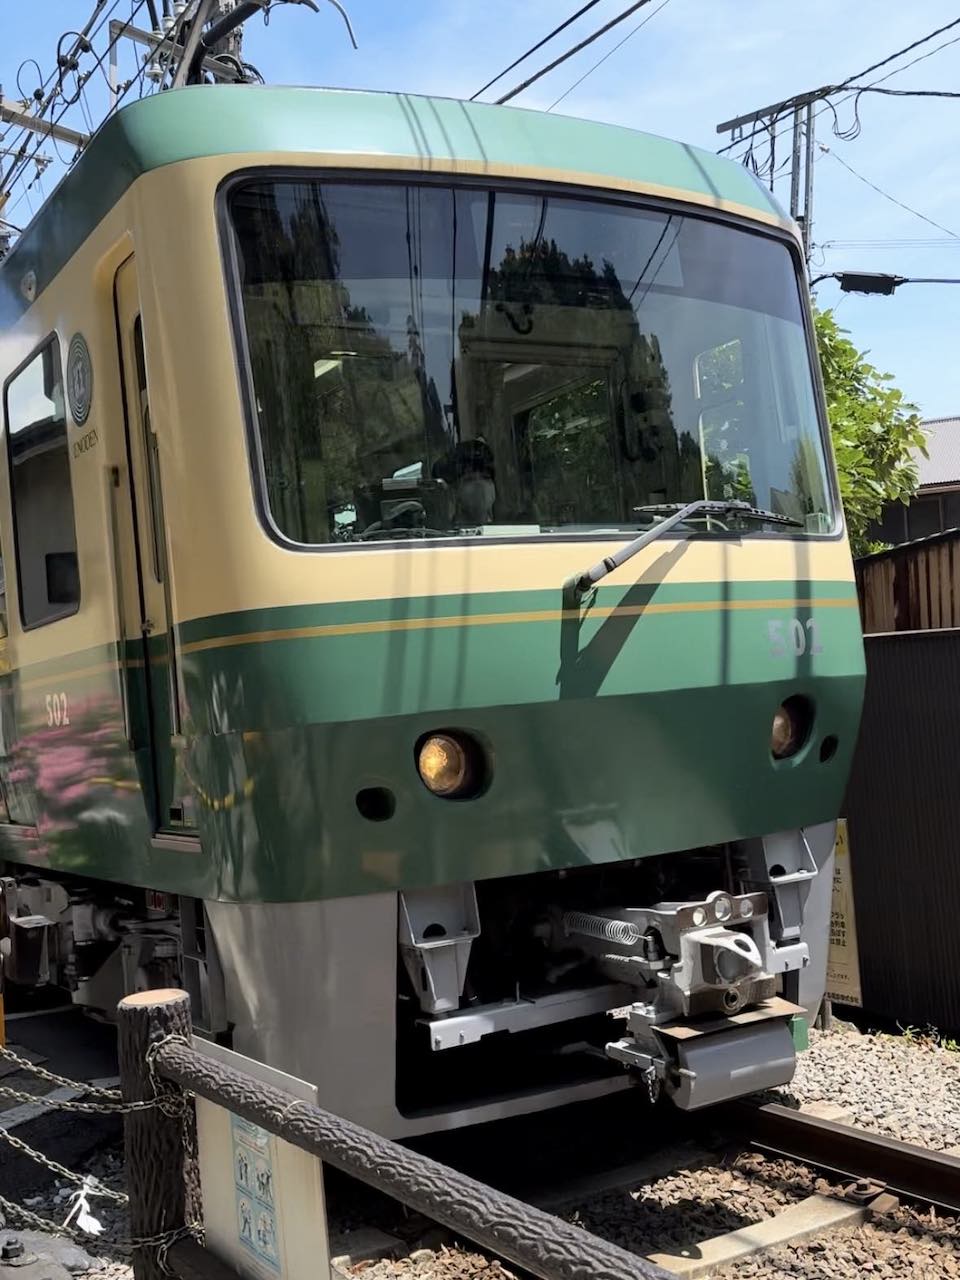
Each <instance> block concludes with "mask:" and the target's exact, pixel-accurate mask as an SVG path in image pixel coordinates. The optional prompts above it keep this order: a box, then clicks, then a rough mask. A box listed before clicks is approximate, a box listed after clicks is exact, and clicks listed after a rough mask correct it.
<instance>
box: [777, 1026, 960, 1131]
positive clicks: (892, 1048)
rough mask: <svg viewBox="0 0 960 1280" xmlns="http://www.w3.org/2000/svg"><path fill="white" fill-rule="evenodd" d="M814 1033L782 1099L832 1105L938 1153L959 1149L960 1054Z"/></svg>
mask: <svg viewBox="0 0 960 1280" xmlns="http://www.w3.org/2000/svg"><path fill="white" fill-rule="evenodd" d="M810 1034H811V1040H810V1048H809V1049H808V1050H807V1051H806V1052H805V1053H801V1054H800V1055H799V1056H798V1058H797V1070H796V1074H795V1075H794V1077H793V1080H792V1081H791V1082H790V1084H789V1085H787V1086H786V1087H785V1088H784V1089H781V1090H777V1091H775V1094H774V1096H776V1097H778V1100H779V1101H782V1102H786V1103H792V1104H794V1105H797V1106H805V1105H806V1104H808V1103H811V1102H834V1103H837V1104H838V1105H840V1106H841V1107H843V1108H844V1110H845V1111H846V1112H847V1113H848V1115H849V1116H850V1122H851V1123H852V1124H857V1125H860V1126H861V1127H862V1128H864V1129H869V1130H870V1131H871V1132H872V1133H882V1134H886V1135H887V1136H888V1137H891V1138H899V1139H900V1140H901V1141H902V1142H914V1143H916V1144H918V1145H919V1146H923V1147H928V1148H930V1149H931V1150H933V1151H946V1150H949V1149H950V1148H951V1147H955V1146H958V1145H960V1053H956V1052H954V1051H952V1050H948V1049H944V1048H941V1047H939V1046H937V1045H936V1044H935V1043H933V1042H924V1041H918V1040H916V1039H913V1038H908V1037H904V1036H889V1035H879V1034H861V1033H860V1032H859V1031H858V1030H857V1029H856V1027H853V1026H850V1025H849V1024H847V1023H841V1022H835V1023H834V1027H833V1030H831V1031H829V1032H817V1031H812V1032H811V1033H810Z"/></svg>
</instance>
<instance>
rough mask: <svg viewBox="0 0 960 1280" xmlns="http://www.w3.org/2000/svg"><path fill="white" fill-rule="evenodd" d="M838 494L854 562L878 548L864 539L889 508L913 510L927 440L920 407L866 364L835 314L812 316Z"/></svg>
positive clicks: (889, 377)
mask: <svg viewBox="0 0 960 1280" xmlns="http://www.w3.org/2000/svg"><path fill="white" fill-rule="evenodd" d="M815 324H816V331H817V345H818V346H819V348H820V365H821V367H822V369H823V383H824V388H825V390H826V394H827V412H828V414H829V417H830V431H831V435H832V437H833V449H834V453H835V455H836V459H837V470H838V472H839V474H840V494H841V497H842V498H843V508H844V511H845V513H846V517H847V528H848V530H849V533H850V542H851V545H852V548H853V553H854V555H863V554H864V553H865V552H867V551H870V550H873V549H875V548H876V545H877V544H876V543H871V542H870V540H869V538H868V536H867V531H868V529H869V528H870V526H871V525H872V524H873V523H874V522H876V521H878V520H879V519H880V517H881V515H882V513H883V509H884V507H885V506H887V504H889V503H891V502H904V503H906V502H909V500H910V499H911V497H912V496H913V495H914V493H915V492H916V489H917V464H916V461H915V451H916V450H920V451H921V452H922V453H923V454H924V456H926V450H925V449H924V434H923V431H922V429H921V426H920V416H919V414H918V412H917V408H916V406H915V405H912V404H909V403H908V402H907V401H906V400H904V398H903V393H902V392H901V391H899V390H898V389H897V388H896V387H895V386H893V385H892V382H893V377H892V375H891V374H889V373H880V372H879V371H878V370H877V369H875V368H874V366H873V365H872V364H869V363H868V362H867V360H866V353H865V352H862V351H858V350H857V348H856V347H855V346H854V344H853V343H852V342H851V341H850V339H849V338H848V337H847V331H846V330H845V329H841V328H840V326H839V325H838V324H837V322H836V320H835V318H834V316H833V313H832V312H831V311H819V312H817V314H816V316H815Z"/></svg>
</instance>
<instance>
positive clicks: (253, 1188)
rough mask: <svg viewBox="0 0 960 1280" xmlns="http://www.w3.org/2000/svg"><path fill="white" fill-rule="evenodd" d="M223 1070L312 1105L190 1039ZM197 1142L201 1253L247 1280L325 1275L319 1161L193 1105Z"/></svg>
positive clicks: (258, 1069)
mask: <svg viewBox="0 0 960 1280" xmlns="http://www.w3.org/2000/svg"><path fill="white" fill-rule="evenodd" d="M193 1044H194V1048H195V1049H196V1050H197V1051H198V1052H199V1053H203V1054H206V1055H207V1056H208V1057H211V1058H215V1059H216V1060H217V1061H218V1062H222V1063H223V1064H224V1065H225V1066H230V1067H233V1068H234V1069H235V1070H237V1071H242V1072H244V1073H245V1074H246V1075H250V1076H253V1077H255V1078H256V1079H258V1080H262V1081H263V1083H264V1084H270V1085H273V1086H274V1088H277V1089H282V1090H283V1091H284V1092H285V1093H289V1094H291V1095H292V1096H293V1097H294V1098H297V1099H298V1100H300V1101H302V1102H310V1103H313V1104H314V1105H316V1101H317V1099H316V1089H315V1088H314V1087H313V1085H309V1084H307V1083H305V1082H304V1081H303V1080H297V1079H296V1078H294V1077H293V1076H288V1075H285V1074H284V1073H283V1072H282V1071H274V1070H273V1069H272V1068H270V1067H266V1066H264V1064H263V1063H261V1062H254V1061H253V1060H252V1059H250V1058H244V1057H243V1056H242V1055H241V1054H238V1053H232V1052H231V1051H230V1050H229V1049H223V1048H221V1047H220V1046H219V1045H214V1044H210V1043H209V1042H208V1041H205V1040H200V1039H198V1038H197V1037H194V1042H193ZM197 1140H198V1146H199V1156H200V1186H201V1191H202V1194H203V1226H204V1233H205V1237H206V1245H207V1248H208V1249H210V1250H211V1251H212V1252H213V1253H215V1254H216V1255H217V1256H218V1257H220V1258H222V1259H223V1260H224V1262H227V1263H230V1264H231V1265H232V1266H234V1267H235V1268H236V1269H237V1271H239V1272H240V1274H241V1275H243V1276H246V1277H248V1280H316V1278H317V1277H318V1276H326V1275H328V1274H329V1257H330V1249H329V1241H328V1237H327V1218H326V1209H325V1205H324V1199H323V1168H322V1166H321V1163H320V1161H319V1160H317V1159H315V1158H314V1157H313V1156H311V1155H308V1154H307V1153H306V1152H305V1151H301V1150H300V1149H299V1148H298V1147H293V1146H291V1145H290V1143H288V1142H283V1141H282V1140H281V1139H279V1138H275V1137H274V1136H273V1135H272V1134H270V1133H267V1131H266V1130H265V1129H260V1128H258V1127H257V1126H256V1125H254V1124H250V1123H248V1122H247V1121H246V1120H243V1119H241V1118H240V1117H239V1116H236V1115H233V1114H232V1113H231V1112H229V1111H227V1110H225V1109H224V1108H223V1107H220V1106H217V1105H216V1104H215V1103H212V1102H208V1101H207V1100H206V1099H205V1098H197Z"/></svg>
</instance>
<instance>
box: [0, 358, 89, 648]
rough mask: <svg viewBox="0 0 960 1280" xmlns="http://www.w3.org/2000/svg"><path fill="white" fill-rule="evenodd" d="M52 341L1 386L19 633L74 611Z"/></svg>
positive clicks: (63, 439)
mask: <svg viewBox="0 0 960 1280" xmlns="http://www.w3.org/2000/svg"><path fill="white" fill-rule="evenodd" d="M62 370H63V366H62V364H61V361H60V343H59V342H58V340H57V336H56V334H53V335H52V336H51V337H50V338H48V339H47V340H46V342H44V344H43V346H42V347H40V349H39V350H38V351H37V352H35V354H34V355H32V356H31V357H30V359H29V360H28V361H27V363H26V364H24V365H22V366H21V368H20V369H19V370H18V371H17V372H16V373H15V374H14V375H13V377H12V378H10V379H9V380H8V381H7V384H6V386H5V387H4V396H3V401H4V414H5V419H6V424H7V458H8V461H9V465H10V502H11V507H12V510H13V534H14V555H15V557H16V562H17V582H18V588H19V597H20V617H21V619H22V620H23V625H24V627H39V626H42V625H43V624H44V623H47V622H54V621H56V619H58V618H65V617H67V616H68V615H69V614H71V613H76V611H77V609H78V608H79V607H80V575H79V570H78V566H77V530H76V523H75V521H74V514H73V489H72V486H71V480H70V451H69V445H68V442H67V420H66V412H65V408H64V393H63V372H62Z"/></svg>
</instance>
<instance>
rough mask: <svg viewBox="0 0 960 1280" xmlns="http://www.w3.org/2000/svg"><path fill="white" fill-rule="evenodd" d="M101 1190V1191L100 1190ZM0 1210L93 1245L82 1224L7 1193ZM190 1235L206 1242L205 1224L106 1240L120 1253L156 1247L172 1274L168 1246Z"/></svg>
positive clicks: (38, 1228) (37, 1227)
mask: <svg viewBox="0 0 960 1280" xmlns="http://www.w3.org/2000/svg"><path fill="white" fill-rule="evenodd" d="M97 1194H100V1193H99V1192H98V1193H97ZM0 1211H2V1212H3V1213H4V1214H7V1215H8V1216H9V1217H10V1218H13V1219H14V1220H15V1221H16V1222H19V1223H22V1224H23V1225H24V1226H25V1227H32V1228H33V1229H34V1230H35V1231H43V1232H44V1233H45V1234H47V1235H52V1236H61V1237H63V1238H64V1239H67V1240H72V1241H73V1242H74V1244H79V1245H83V1246H85V1247H89V1246H90V1245H91V1244H92V1243H93V1240H91V1237H90V1236H89V1235H88V1234H87V1232H85V1231H81V1230H80V1229H79V1228H78V1227H71V1226H67V1225H65V1224H64V1223H62V1222H54V1221H53V1219H52V1218H44V1217H42V1216H41V1215H40V1214H39V1213H34V1212H33V1210H32V1209H27V1208H25V1207H24V1206H23V1205H20V1204H16V1203H15V1202H14V1201H13V1200H8V1199H7V1198H6V1197H5V1196H0ZM188 1237H192V1238H193V1239H194V1240H196V1241H198V1242H199V1243H202V1242H203V1226H202V1224H201V1223H199V1222H191V1223H189V1224H188V1225H187V1226H185V1227H175V1228H173V1229H172V1230H170V1231H162V1232H160V1233H159V1234H157V1235H155V1236H140V1237H138V1238H136V1239H129V1240H105V1241H104V1242H103V1243H104V1244H105V1245H106V1246H107V1247H108V1248H110V1249H115V1250H116V1251H117V1252H118V1253H132V1252H133V1250H134V1249H156V1250H157V1251H158V1254H159V1260H160V1265H161V1267H162V1268H163V1270H164V1271H166V1272H167V1273H168V1274H170V1275H172V1274H174V1273H173V1271H172V1269H171V1268H170V1267H169V1266H168V1265H167V1261H166V1256H167V1250H168V1249H169V1248H170V1246H171V1245H174V1244H176V1243H177V1241H178V1240H185V1239H187V1238H188Z"/></svg>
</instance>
